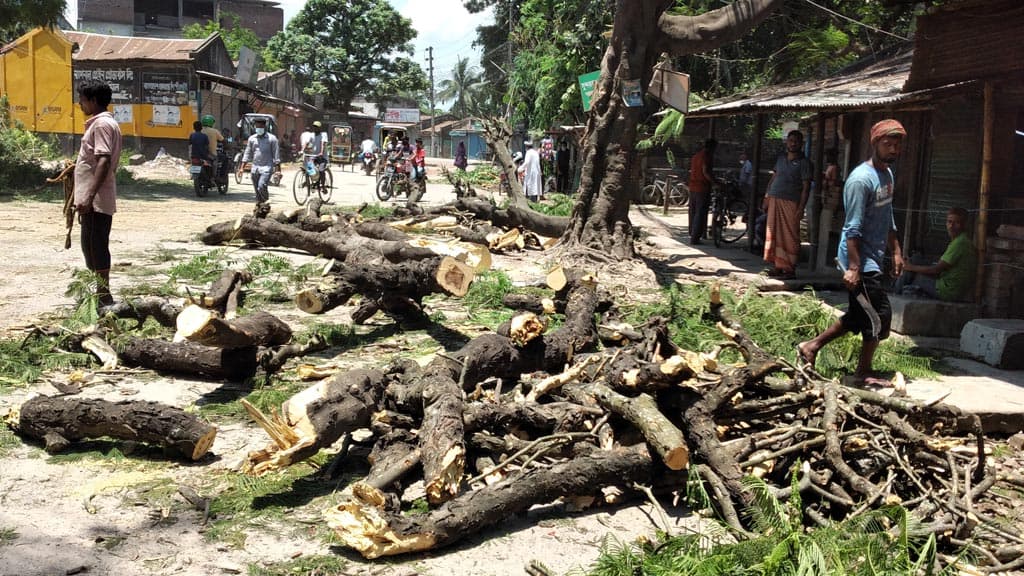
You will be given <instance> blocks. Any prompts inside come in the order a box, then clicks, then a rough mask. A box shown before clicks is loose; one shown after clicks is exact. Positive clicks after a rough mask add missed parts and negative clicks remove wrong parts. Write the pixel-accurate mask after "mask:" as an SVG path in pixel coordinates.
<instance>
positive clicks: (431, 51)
mask: <svg viewBox="0 0 1024 576" xmlns="http://www.w3.org/2000/svg"><path fill="white" fill-rule="evenodd" d="M427 62H428V63H429V65H430V156H431V157H432V158H437V145H436V143H435V141H434V135H435V128H434V120H435V116H437V114H435V113H434V111H435V110H436V108H435V107H434V47H433V46H430V47H428V48H427Z"/></svg>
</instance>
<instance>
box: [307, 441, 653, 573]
mask: <svg viewBox="0 0 1024 576" xmlns="http://www.w3.org/2000/svg"><path fill="white" fill-rule="evenodd" d="M653 470H654V467H653V465H652V461H651V456H650V454H649V453H648V451H647V449H646V447H644V446H636V447H631V448H627V449H621V450H614V451H603V450H598V451H594V452H593V453H591V454H589V455H587V456H580V457H577V458H574V459H572V460H568V461H566V462H563V463H559V464H555V465H552V466H551V467H549V468H543V469H533V470H531V471H529V472H527V473H525V474H524V475H523V476H522V477H520V478H518V479H517V480H516V481H515V482H508V481H506V482H501V483H498V484H495V485H492V486H486V487H483V488H480V489H478V490H475V491H473V492H469V493H466V494H463V495H460V496H459V497H457V498H455V499H453V500H450V501H448V502H447V503H445V504H444V505H443V506H441V507H440V508H438V509H436V510H433V511H431V512H430V513H428V514H422V515H417V516H403V515H401V514H396V513H393V512H389V511H387V510H385V509H384V508H383V507H381V506H380V505H377V504H374V502H375V501H376V502H382V501H383V499H375V498H372V497H367V495H366V491H363V490H356V491H354V493H355V495H356V498H355V499H353V500H352V501H349V502H346V503H343V504H340V505H338V506H337V507H336V508H334V509H331V510H328V511H327V512H325V513H324V516H325V518H326V520H327V525H328V526H330V527H331V528H332V529H333V530H334V531H335V533H336V534H337V535H338V537H339V538H340V539H341V541H342V542H343V543H344V544H345V545H346V546H348V547H350V548H353V549H355V550H357V551H359V553H360V554H362V555H363V557H364V558H379V557H381V556H393V555H396V554H407V553H410V552H420V551H423V550H434V549H437V548H441V547H443V546H447V545H449V544H453V543H455V542H457V541H459V540H461V539H462V538H465V537H466V536H469V535H472V534H477V533H479V532H480V531H481V530H483V529H485V528H487V527H489V526H491V525H493V524H495V523H497V522H499V521H500V520H502V519H504V518H507V517H509V516H512V515H514V514H517V513H519V512H522V511H524V510H527V509H529V508H530V507H531V506H533V505H535V504H539V503H544V502H552V501H554V500H556V499H557V498H559V497H561V496H566V495H576V494H594V493H595V492H596V491H597V490H599V489H600V488H601V487H602V486H606V485H610V484H629V483H632V482H640V483H645V482H648V481H649V480H650V477H651V474H652V471H653Z"/></svg>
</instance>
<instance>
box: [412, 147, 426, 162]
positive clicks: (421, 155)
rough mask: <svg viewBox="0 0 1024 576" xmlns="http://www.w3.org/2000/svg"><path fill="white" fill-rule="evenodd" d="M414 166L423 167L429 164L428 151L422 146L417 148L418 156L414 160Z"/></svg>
mask: <svg viewBox="0 0 1024 576" xmlns="http://www.w3.org/2000/svg"><path fill="white" fill-rule="evenodd" d="M412 161H413V164H416V165H417V166H423V165H425V164H426V163H427V150H426V148H424V147H422V146H417V147H416V154H415V155H414V156H413V158H412Z"/></svg>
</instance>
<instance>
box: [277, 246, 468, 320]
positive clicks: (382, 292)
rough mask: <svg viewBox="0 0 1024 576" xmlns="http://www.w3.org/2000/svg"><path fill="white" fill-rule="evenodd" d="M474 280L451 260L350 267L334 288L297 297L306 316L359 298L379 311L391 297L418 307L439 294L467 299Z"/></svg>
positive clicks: (343, 270)
mask: <svg viewBox="0 0 1024 576" xmlns="http://www.w3.org/2000/svg"><path fill="white" fill-rule="evenodd" d="M474 276H475V273H474V272H473V269H472V268H470V267H469V266H467V265H465V264H463V263H461V262H459V261H457V260H455V259H454V258H451V257H444V258H432V259H429V260H421V261H414V262H403V263H399V264H393V265H390V266H369V265H359V264H346V265H344V266H342V267H341V269H340V270H339V271H338V272H337V273H335V274H334V275H333V277H334V286H333V287H332V288H330V289H321V288H309V289H306V290H303V291H302V292H299V293H298V294H296V295H295V304H296V305H297V306H298V307H299V309H300V310H302V311H303V312H308V313H310V314H320V313H323V312H327V311H328V310H332V309H334V308H337V307H338V306H341V305H344V304H345V303H346V302H348V301H349V299H350V298H351V297H352V296H354V295H356V294H362V295H363V296H364V297H366V298H367V299H369V300H373V301H374V302H376V303H378V308H383V306H381V305H380V304H382V303H385V302H386V297H387V296H390V295H399V296H402V297H403V298H405V299H410V300H413V301H414V302H416V303H419V302H421V301H422V298H423V297H424V296H427V295H429V294H434V293H438V292H444V293H447V294H451V295H453V296H465V294H466V291H467V290H468V289H469V284H470V282H472V280H473V277H474ZM384 309H385V310H386V308H384Z"/></svg>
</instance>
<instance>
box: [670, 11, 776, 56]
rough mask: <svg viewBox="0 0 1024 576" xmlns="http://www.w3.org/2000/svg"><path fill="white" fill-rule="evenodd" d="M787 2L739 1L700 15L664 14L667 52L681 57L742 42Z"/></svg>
mask: <svg viewBox="0 0 1024 576" xmlns="http://www.w3.org/2000/svg"><path fill="white" fill-rule="evenodd" d="M782 4H783V0H736V1H735V2H733V3H732V4H729V5H728V6H724V7H722V8H719V9H717V10H712V11H711V12H706V13H704V14H700V15H697V16H681V15H673V14H668V13H664V14H662V15H661V18H660V19H659V20H658V28H659V29H660V31H661V44H662V47H663V50H662V51H664V52H669V53H671V54H674V55H677V56H681V55H686V54H697V53H700V52H706V51H708V50H714V49H715V48H718V47H720V46H722V45H724V44H728V43H729V42H733V41H734V40H738V39H739V38H741V37H742V36H743V35H744V34H746V33H747V32H749V31H750V30H751V29H753V28H755V27H756V26H757V25H758V24H760V23H761V22H762V21H764V19H765V18H767V17H768V16H769V15H770V14H771V13H772V12H773V11H775V10H776V9H778V8H780V7H781V6H782Z"/></svg>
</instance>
